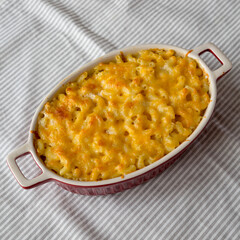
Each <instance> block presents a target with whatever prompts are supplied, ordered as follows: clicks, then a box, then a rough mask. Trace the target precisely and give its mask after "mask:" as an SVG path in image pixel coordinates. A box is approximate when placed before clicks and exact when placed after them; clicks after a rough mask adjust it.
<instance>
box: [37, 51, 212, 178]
mask: <svg viewBox="0 0 240 240" xmlns="http://www.w3.org/2000/svg"><path fill="white" fill-rule="evenodd" d="M208 91H209V83H208V77H207V75H206V74H204V72H203V71H202V70H201V68H200V67H199V66H198V63H197V62H196V61H195V60H193V59H191V58H189V57H187V56H184V57H182V56H179V55H177V54H176V53H175V52H174V51H173V50H164V49H149V50H142V51H139V52H138V53H136V54H129V55H126V56H124V55H123V53H121V54H120V55H118V56H116V61H115V62H109V63H100V64H99V65H97V66H96V67H95V68H94V69H93V70H92V71H90V72H84V73H82V74H81V75H80V76H79V77H78V78H77V80H76V81H74V82H69V83H68V84H67V85H66V86H65V88H64V91H62V93H58V94H57V95H56V96H55V97H54V98H53V99H52V100H51V101H49V102H47V103H46V104H45V105H44V107H43V109H42V111H41V112H40V114H39V116H38V125H37V131H36V132H37V134H36V135H37V137H36V141H35V147H36V150H37V153H38V155H39V157H40V158H41V159H42V160H43V162H44V163H45V165H46V166H47V167H48V168H49V169H51V170H52V171H54V172H56V173H57V174H59V175H61V176H63V177H65V178H69V179H73V180H80V181H97V180H103V179H109V178H115V177H118V176H124V175H125V174H128V173H131V172H133V171H136V170H138V169H141V168H143V167H145V166H147V165H149V164H151V163H153V162H155V161H157V160H158V159H160V158H161V157H163V156H164V155H166V154H167V153H169V152H171V151H172V150H174V149H175V148H176V147H177V146H179V144H181V143H182V142H183V141H185V140H186V139H187V137H188V136H189V135H190V134H191V133H192V132H193V131H194V129H195V128H196V127H197V126H198V124H199V122H200V121H201V119H202V117H203V114H204V111H205V109H206V108H207V106H208V103H209V92H208Z"/></svg>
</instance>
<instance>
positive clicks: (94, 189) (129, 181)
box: [7, 43, 232, 195]
mask: <svg viewBox="0 0 240 240" xmlns="http://www.w3.org/2000/svg"><path fill="white" fill-rule="evenodd" d="M150 48H161V49H166V50H167V49H173V50H175V52H176V53H177V54H179V55H181V56H184V55H186V54H188V56H189V57H191V58H193V59H195V60H196V61H197V62H198V63H199V66H200V67H201V68H202V69H203V70H204V72H205V73H207V74H208V76H209V85H210V86H209V92H210V97H211V101H210V103H209V105H208V107H207V109H206V112H205V115H204V118H203V119H202V121H201V122H200V123H199V125H198V127H197V128H196V129H195V131H194V132H193V133H192V134H191V135H190V136H189V137H188V139H187V141H185V142H183V143H182V144H181V145H180V146H178V147H177V148H176V149H175V150H173V151H172V152H170V153H169V154H167V155H165V156H164V157H163V158H161V159H159V160H158V161H156V162H154V163H152V164H150V165H148V166H146V167H144V168H142V169H140V170H137V171H135V172H132V173H130V174H127V175H125V177H124V178H121V177H117V178H112V179H107V180H102V181H88V182H87V181H74V180H70V179H66V178H63V177H61V176H59V175H57V174H56V173H54V172H52V171H50V170H49V169H48V168H47V167H46V166H45V165H44V163H43V162H42V160H41V159H40V158H39V157H38V156H37V153H36V150H35V148H34V144H33V140H34V136H33V134H32V131H34V130H35V129H36V124H37V117H38V114H39V112H40V111H41V109H42V107H43V105H44V104H45V103H46V102H47V101H49V99H51V98H52V97H53V96H54V95H55V93H56V92H57V90H59V88H60V87H61V86H62V85H63V84H65V83H67V82H69V81H73V80H75V78H76V77H77V76H79V74H81V73H82V72H85V71H89V70H90V69H92V68H93V67H94V66H96V65H97V64H99V63H100V62H109V61H112V60H114V57H115V56H116V55H117V54H119V52H120V51H122V52H123V53H124V54H128V53H135V52H138V51H140V50H143V49H150ZM205 51H209V52H211V53H212V54H213V55H214V56H215V57H216V58H217V59H218V60H219V61H220V62H221V64H222V66H221V67H220V68H218V69H217V70H215V71H211V70H210V69H209V68H208V66H207V65H206V64H205V63H204V61H203V60H202V59H201V58H200V55H201V53H203V52H205ZM231 67H232V64H231V62H230V61H229V60H228V58H227V57H226V56H225V55H224V54H223V53H222V52H221V51H220V50H219V49H218V48H217V47H216V46H215V45H214V44H212V43H207V44H204V45H201V46H199V47H196V48H194V49H193V50H191V51H188V50H186V49H182V48H179V47H175V46H172V45H163V44H148V45H138V46H131V47H126V48H123V49H119V50H116V51H113V52H110V53H108V54H106V55H105V56H103V57H100V58H97V59H95V60H93V61H91V62H90V63H88V64H86V65H84V66H82V67H81V68H80V69H78V70H77V71H75V72H74V73H72V74H70V75H69V76H68V77H67V78H65V79H64V80H63V81H62V82H60V83H59V84H58V85H57V86H56V87H55V88H54V89H53V90H52V91H51V92H50V93H49V95H48V96H47V97H46V98H45V99H44V100H43V102H42V103H41V104H40V106H39V107H38V108H37V110H36V112H35V115H34V117H33V119H32V123H31V126H30V133H29V138H28V141H27V143H25V144H24V145H22V146H20V147H19V148H17V149H15V150H13V151H12V152H11V153H10V154H9V155H8V157H7V162H8V165H9V168H10V169H11V171H12V173H13V175H14V176H15V178H16V179H17V181H18V183H19V184H20V185H21V186H22V187H23V188H25V189H28V188H32V187H36V186H38V185H39V184H42V183H45V182H48V181H55V182H56V183H57V184H58V185H60V186H61V187H62V188H64V189H66V190H68V191H71V192H74V193H78V194H84V195H104V194H111V193H116V192H120V191H123V190H126V189H129V188H132V187H134V186H137V185H139V184H141V183H143V182H145V181H147V180H149V179H151V178H153V177H154V176H156V175H157V174H159V173H161V172H163V171H164V170H165V169H166V168H168V167H169V166H170V165H171V164H172V163H174V162H175V161H176V160H177V158H178V156H179V155H180V154H182V153H183V152H184V151H185V150H186V148H187V147H188V146H189V145H190V144H191V143H192V142H193V141H194V140H195V139H196V138H197V136H198V135H199V134H200V132H201V131H202V130H203V129H204V127H205V126H206V124H207V123H208V121H209V120H210V117H211V115H212V113H213V110H214V107H215V103H216V95H217V90H216V80H217V79H219V78H220V77H222V76H223V75H224V74H225V73H227V72H228V71H229V70H230V69H231ZM27 153H30V154H31V155H32V157H33V159H34V160H35V162H36V164H37V165H38V167H39V168H40V169H41V171H42V173H41V174H40V175H39V176H37V177H35V178H33V179H26V178H25V177H24V175H23V173H22V172H21V171H20V169H19V167H18V165H17V163H16V159H17V158H18V157H20V156H22V155H24V154H27Z"/></svg>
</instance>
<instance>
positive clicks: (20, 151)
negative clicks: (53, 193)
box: [7, 143, 49, 188]
mask: <svg viewBox="0 0 240 240" xmlns="http://www.w3.org/2000/svg"><path fill="white" fill-rule="evenodd" d="M29 149H30V148H29V145H28V143H25V144H24V145H22V146H20V147H18V148H16V149H15V150H13V151H12V152H11V153H10V154H9V155H8V156H7V163H8V166H9V168H10V169H11V171H12V173H13V175H14V177H15V178H16V179H17V181H18V183H19V184H20V185H21V186H22V187H23V188H32V187H35V186H36V185H38V184H40V183H44V182H46V181H47V180H48V179H49V177H48V175H47V173H46V172H45V171H44V170H43V169H42V168H40V167H39V166H38V167H39V168H40V169H41V170H42V173H41V174H40V175H39V176H37V177H35V178H33V179H27V178H26V177H25V176H24V175H23V173H22V171H21V170H20V168H19V167H18V165H17V162H16V159H17V158H18V157H20V156H22V155H25V154H26V153H29V152H30V150H29Z"/></svg>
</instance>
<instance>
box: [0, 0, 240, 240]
mask: <svg viewBox="0 0 240 240" xmlns="http://www.w3.org/2000/svg"><path fill="white" fill-rule="evenodd" d="M239 26H240V2H239V1H223V0H222V1H217V0H204V1H203V0H201V1H200V0H199V1H186V0H180V1H172V0H167V1H153V0H151V1H150V0H149V1H146V0H142V1H133V0H132V1H127V0H125V1H124V0H122V1H119V0H115V1H114V0H111V1H100V0H98V1H95V0H94V1H86V0H82V1H74V0H72V1H57V0H54V1H47V0H45V1H44V0H41V1H40V0H39V1H24V0H22V1H17V0H12V1H10V0H2V1H0V106H1V117H0V131H1V132H0V151H1V152H0V156H1V168H0V174H1V175H0V186H1V191H0V239H2V240H3V239H6V240H10V239H14V240H16V239H21V240H23V239H41V240H42V239H71V240H72V239H76V240H77V239H84V240H85V239H87V240H88V239H89V240H92V239H97V240H102V239H109V240H116V239H121V240H122V239H138V240H139V239H151V240H152V239H164V240H165V239H194V240H195V239H206V240H210V239H224V240H228V239H229V240H232V239H236V240H237V239H240V120H239V119H240V108H239V106H240V71H239V66H240V41H239V40H240V39H239V36H240V27H239ZM209 41H211V42H213V43H215V44H216V45H217V46H218V47H219V48H220V49H222V50H223V52H224V53H225V54H226V55H227V56H228V57H229V58H230V59H231V60H232V62H233V69H232V70H231V72H230V73H229V74H227V75H226V76H224V77H223V78H222V79H220V80H219V81H218V83H217V87H218V99H217V107H216V111H215V114H214V117H213V118H212V120H211V122H210V124H209V125H208V126H207V128H206V129H205V131H204V132H203V134H202V135H201V136H200V138H199V140H198V141H196V142H195V143H194V144H193V145H192V146H191V147H190V148H189V149H188V150H187V151H186V152H185V153H184V155H182V157H181V161H178V162H177V163H176V164H174V165H173V166H172V167H170V168H169V169H167V170H166V171H165V172H164V173H162V174H161V175H159V176H158V177H156V178H154V179H152V180H150V181H148V182H147V183H145V184H142V185H140V186H138V187H136V188H134V189H131V190H127V191H125V192H122V193H118V194H115V195H107V196H97V197H94V196H80V195H76V194H72V193H70V192H67V191H65V190H63V189H61V188H60V187H58V186H57V185H55V184H54V183H46V184H44V185H41V186H39V187H37V188H34V189H31V190H24V189H22V188H21V187H20V186H19V185H18V183H17V182H16V180H15V179H14V177H13V175H12V174H11V172H10V170H9V168H8V167H7V164H6V156H7V154H8V153H9V152H10V151H11V150H12V149H14V148H16V147H17V146H19V145H22V144H24V143H25V142H26V140H27V136H28V130H29V125H30V121H31V118H32V116H33V114H34V110H35V109H36V107H37V106H38V105H39V103H40V101H41V100H42V99H43V97H44V96H45V95H46V94H47V93H48V92H49V91H50V90H51V89H52V88H53V86H55V85H56V84H57V83H58V82H59V81H60V80H62V79H63V78H64V77H65V76H67V75H68V74H69V73H71V72H72V71H73V70H75V69H77V68H78V67H79V66H81V65H82V64H83V63H86V62H88V61H90V60H92V59H94V58H96V57H98V56H101V55H103V54H105V53H107V52H109V51H111V50H114V49H118V48H121V47H124V46H128V45H135V44H140V43H166V44H174V45H177V46H180V47H183V48H188V49H191V48H193V47H195V46H197V45H200V44H202V43H205V42H209ZM204 57H205V59H206V61H207V62H208V63H209V65H210V66H211V67H216V66H217V64H216V60H215V59H214V58H211V57H209V55H207V56H204ZM18 163H19V165H20V168H21V169H22V171H23V172H24V174H25V175H26V176H27V177H34V176H36V175H37V174H38V171H39V170H38V168H37V167H36V165H35V164H34V161H33V160H32V159H31V157H29V156H27V157H22V158H21V159H19V161H18Z"/></svg>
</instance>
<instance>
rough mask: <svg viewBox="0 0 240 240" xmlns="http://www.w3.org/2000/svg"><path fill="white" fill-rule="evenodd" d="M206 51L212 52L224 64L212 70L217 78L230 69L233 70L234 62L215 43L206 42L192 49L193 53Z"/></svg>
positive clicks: (198, 53)
mask: <svg viewBox="0 0 240 240" xmlns="http://www.w3.org/2000/svg"><path fill="white" fill-rule="evenodd" d="M204 52H210V53H212V54H213V55H214V56H215V57H216V58H217V60H218V61H219V62H220V63H221V64H222V66H221V67H219V68H218V69H216V70H214V71H212V72H213V75H214V76H215V79H216V80H218V79H219V78H221V77H222V76H223V75H224V74H226V73H227V72H228V71H230V70H231V68H232V63H231V62H230V60H229V59H228V58H227V57H226V55H225V54H224V53H223V52H222V51H221V50H220V49H219V48H218V47H217V46H216V45H215V44H213V43H211V42H209V43H205V44H203V45H200V46H198V47H196V48H194V49H193V50H192V53H195V54H197V55H199V56H200V55H201V54H202V53H204Z"/></svg>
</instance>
